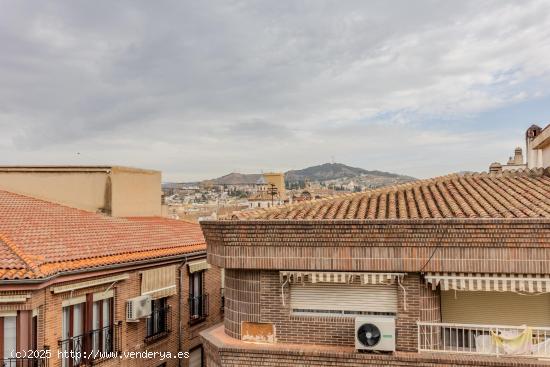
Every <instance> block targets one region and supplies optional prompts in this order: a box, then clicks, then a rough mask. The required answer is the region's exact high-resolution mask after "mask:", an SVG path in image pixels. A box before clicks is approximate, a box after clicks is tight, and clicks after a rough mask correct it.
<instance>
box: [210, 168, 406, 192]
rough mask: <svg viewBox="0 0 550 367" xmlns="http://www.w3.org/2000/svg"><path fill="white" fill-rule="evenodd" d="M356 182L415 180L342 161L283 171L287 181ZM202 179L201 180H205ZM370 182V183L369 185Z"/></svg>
mask: <svg viewBox="0 0 550 367" xmlns="http://www.w3.org/2000/svg"><path fill="white" fill-rule="evenodd" d="M260 177H261V174H259V173H254V174H243V173H230V174H228V175H225V176H222V177H218V178H214V179H212V180H205V181H208V182H209V183H213V184H218V185H238V184H254V183H256V182H257V181H258V179H259V178H260ZM354 179H355V181H357V182H358V183H363V184H367V185H368V186H371V187H379V186H384V185H387V184H394V183H401V182H408V181H413V180H415V178H414V177H409V176H403V175H399V174H395V173H389V172H383V171H376V170H375V171H369V170H366V169H363V168H357V167H351V166H347V165H345V164H342V163H325V164H321V165H318V166H313V167H308V168H304V169H300V170H291V171H288V172H285V181H286V182H287V183H293V182H300V181H310V182H328V181H342V182H345V181H348V180H354ZM205 181H203V182H205ZM371 184H372V185H371Z"/></svg>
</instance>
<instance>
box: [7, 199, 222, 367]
mask: <svg viewBox="0 0 550 367" xmlns="http://www.w3.org/2000/svg"><path fill="white" fill-rule="evenodd" d="M205 250H206V245H205V242H204V238H203V236H202V232H201V230H200V228H199V226H198V225H197V224H192V223H188V222H183V221H175V220H170V219H165V218H159V217H142V218H113V217H109V216H105V215H103V214H96V213H90V212H85V211H82V210H78V209H73V208H69V207H65V206H62V205H59V204H53V203H49V202H46V201H42V200H38V199H35V198H31V197H27V196H22V195H18V194H13V193H10V192H7V191H1V190H0V255H1V257H2V261H1V266H0V360H2V362H3V364H4V365H5V366H6V367H41V366H44V365H47V366H51V367H76V366H79V365H91V364H101V365H105V366H114V365H120V366H133V365H140V366H151V367H153V366H160V365H165V366H204V365H205V362H204V358H202V355H203V353H202V341H201V339H200V336H199V332H201V331H203V330H205V329H207V328H208V327H210V326H212V325H215V324H217V323H219V322H220V321H221V320H222V318H223V302H222V293H221V290H220V286H221V283H220V282H221V269H220V268H219V267H217V266H211V265H208V264H207V262H206V251H205ZM136 297H140V299H141V300H145V301H144V302H151V312H150V313H147V314H146V315H144V316H143V317H137V316H136V317H130V316H129V314H128V308H127V307H128V302H129V301H130V300H132V299H135V298H136ZM29 350H33V351H49V353H51V357H50V358H43V357H45V354H44V353H40V354H33V355H31V356H29V355H28V354H27V353H25V352H26V351H29ZM64 351H65V352H68V353H70V352H71V351H72V352H80V353H81V354H80V355H79V356H73V357H69V356H64V355H60V354H59V353H60V352H64ZM145 351H148V352H150V353H154V352H162V353H165V354H164V355H165V356H166V353H167V352H170V353H171V356H172V358H169V359H161V357H160V355H156V356H152V355H149V356H148V357H147V356H145V355H143V354H142V355H139V354H136V355H134V356H133V358H132V357H130V356H129V355H123V354H122V353H129V352H137V353H143V352H145ZM100 352H103V353H108V354H109V355H108V356H107V357H105V356H103V358H100V357H99V353H100ZM178 352H179V353H180V358H176V357H177V356H178ZM185 352H191V355H190V356H189V355H187V354H184V353H185ZM16 353H17V354H16ZM186 357H188V358H186Z"/></svg>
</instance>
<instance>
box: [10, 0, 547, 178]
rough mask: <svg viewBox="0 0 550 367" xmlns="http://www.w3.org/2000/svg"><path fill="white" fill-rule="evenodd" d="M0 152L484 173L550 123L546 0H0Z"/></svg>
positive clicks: (197, 171) (167, 167)
mask: <svg viewBox="0 0 550 367" xmlns="http://www.w3.org/2000/svg"><path fill="white" fill-rule="evenodd" d="M0 45H1V48H2V51H1V52H0V164H1V165H8V164H10V165H11V164H71V165H86V164H105V165H111V164H113V165H114V164H118V165H127V166H135V167H142V168H150V169H158V170H161V171H162V172H163V179H164V180H165V181H192V180H198V179H206V178H212V177H217V176H221V175H223V174H227V173H229V172H242V173H258V172H262V171H264V172H265V171H273V170H275V171H279V170H280V171H285V170H288V169H300V168H305V167H308V166H312V165H316V164H321V163H326V162H330V161H335V162H340V163H345V164H348V165H351V166H356V167H361V168H365V169H378V170H383V171H390V172H396V173H401V174H406V175H410V176H414V177H419V178H425V177H432V176H437V175H443V174H447V173H451V172H457V171H483V170H487V168H488V166H489V164H490V163H491V162H494V161H500V162H505V161H507V159H508V157H509V156H510V155H511V154H512V153H513V149H514V148H515V147H516V146H524V133H525V130H526V129H527V128H528V127H529V126H530V125H531V124H538V125H539V126H542V127H544V126H546V124H547V123H550V62H549V60H550V1H546V0H540V1H536V0H532V1H531V0H521V1H520V0H517V1H506V0H495V1H483V0H475V1H468V0H461V1H443V0H441V1H432V0H418V1H408V0H403V1H393V0H389V1H388V0H383V1H376V0H374V1H363V0H359V1H352V0H346V1H341V0H337V1H322V0H312V1H298V0H281V1H271V0H266V1H231V0H225V1H221V0H220V1H209V0H201V1H180V0H178V1H154V2H152V1H123V0H121V1H116V2H112V1H93V2H85V1H68V0H67V1H51V2H50V1H39V2H38V1H4V0H0Z"/></svg>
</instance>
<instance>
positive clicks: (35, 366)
mask: <svg viewBox="0 0 550 367" xmlns="http://www.w3.org/2000/svg"><path fill="white" fill-rule="evenodd" d="M0 361H1V362H2V367H48V365H49V363H48V361H49V359H48V358H46V357H44V358H6V359H2V360H0Z"/></svg>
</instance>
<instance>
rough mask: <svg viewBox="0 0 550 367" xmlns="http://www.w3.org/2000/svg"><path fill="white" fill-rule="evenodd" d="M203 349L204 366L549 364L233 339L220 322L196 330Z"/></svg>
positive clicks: (530, 366) (529, 366) (497, 366)
mask: <svg viewBox="0 0 550 367" xmlns="http://www.w3.org/2000/svg"><path fill="white" fill-rule="evenodd" d="M200 335H201V338H202V340H203V345H204V347H205V350H206V351H207V353H206V357H207V360H208V366H214V367H222V366H223V367H226V366H230V367H237V366H239V367H245V366H262V367H266V366H269V367H271V366H273V367H287V366H288V367H294V366H323V367H324V366H331V367H340V366H341V367H359V366H390V367H393V366H395V367H397V366H400V367H405V366H411V367H412V366H415V367H419V366H420V367H436V366H446V367H447V366H448V367H450V366H456V367H466V366H488V367H489V366H490V367H512V366H514V367H519V366H524V367H538V366H549V365H550V361H542V360H537V359H530V358H512V357H501V358H496V357H484V356H471V355H461V354H437V353H422V354H419V353H405V352H396V353H393V354H375V353H358V352H356V351H355V350H354V348H353V347H345V346H342V347H337V346H324V345H310V344H279V343H274V344H267V343H251V342H244V341H241V340H237V339H233V338H231V337H229V336H227V335H225V333H224V328H223V325H216V326H214V327H212V328H210V329H207V330H204V331H203V332H201V333H200Z"/></svg>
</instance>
